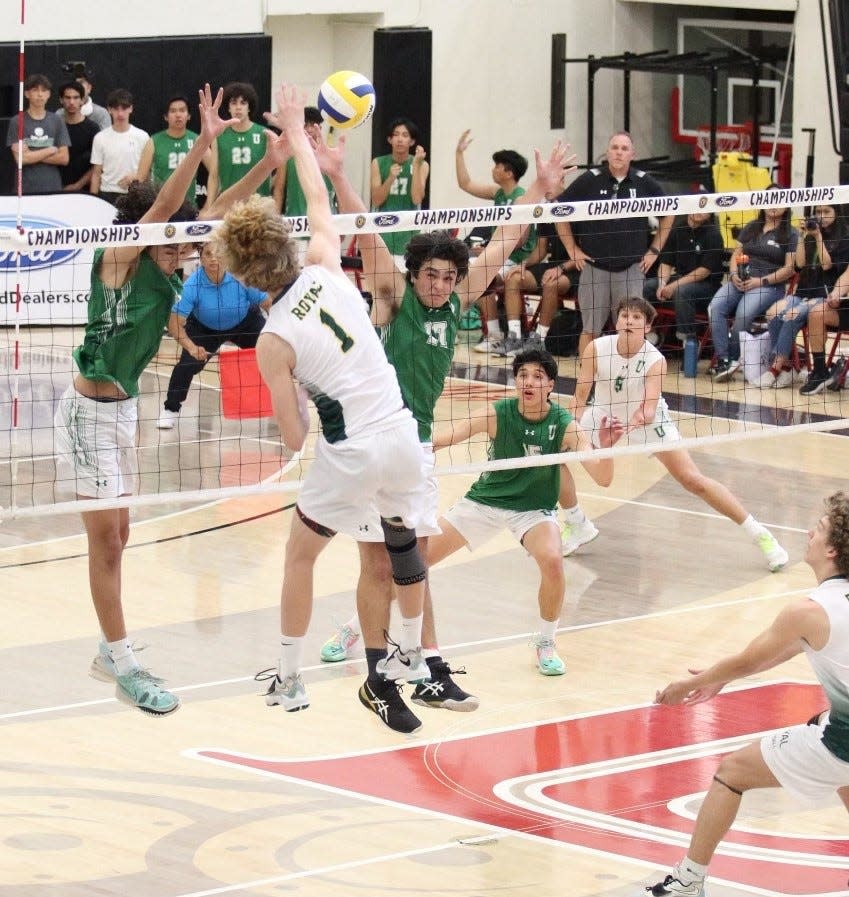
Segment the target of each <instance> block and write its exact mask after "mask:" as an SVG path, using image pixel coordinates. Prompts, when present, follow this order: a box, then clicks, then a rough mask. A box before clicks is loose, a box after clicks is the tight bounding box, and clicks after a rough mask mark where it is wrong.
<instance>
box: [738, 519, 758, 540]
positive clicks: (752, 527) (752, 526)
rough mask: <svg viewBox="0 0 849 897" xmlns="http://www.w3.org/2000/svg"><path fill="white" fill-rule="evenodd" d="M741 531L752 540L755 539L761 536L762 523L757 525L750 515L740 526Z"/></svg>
mask: <svg viewBox="0 0 849 897" xmlns="http://www.w3.org/2000/svg"><path fill="white" fill-rule="evenodd" d="M740 526H742V527H743V529H744V530H745V531H746V532H747V533H748V534H749V535H750V536H751V537H752V538H753V539H757V537H758V536H760V535H762V534H763V532H764V525H763V524H762V523H758V521H757V520H755V518H754V517H752V515H751V514H749V516H748V517H747V518H746V519H745V520H744V521H743V522H742V523H741V524H740Z"/></svg>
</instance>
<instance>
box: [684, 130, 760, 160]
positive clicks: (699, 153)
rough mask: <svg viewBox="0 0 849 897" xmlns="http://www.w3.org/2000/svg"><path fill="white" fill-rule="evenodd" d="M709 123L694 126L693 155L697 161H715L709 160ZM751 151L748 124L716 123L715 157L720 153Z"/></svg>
mask: <svg viewBox="0 0 849 897" xmlns="http://www.w3.org/2000/svg"><path fill="white" fill-rule="evenodd" d="M710 136H711V129H710V125H699V126H698V128H696V149H695V156H696V160H697V161H699V162H708V161H713V162H715V161H716V159H713V160H711V145H710V144H711V140H710ZM751 151H752V129H751V126H750V125H717V126H716V157H717V158H718V157H719V155H720V153H747V154H748V155H751Z"/></svg>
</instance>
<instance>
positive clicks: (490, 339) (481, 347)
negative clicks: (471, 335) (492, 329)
mask: <svg viewBox="0 0 849 897" xmlns="http://www.w3.org/2000/svg"><path fill="white" fill-rule="evenodd" d="M503 345H504V337H503V336H501V334H499V335H498V336H485V337H484V338H483V339H482V340H481V341H480V342H479V343H477V344H476V345H474V346H472V349H473V350H474V351H475V352H489V353H490V354H495V353H496V352H498V351H500V350H501V347H502V346H503Z"/></svg>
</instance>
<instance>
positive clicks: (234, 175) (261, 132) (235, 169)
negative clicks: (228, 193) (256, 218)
mask: <svg viewBox="0 0 849 897" xmlns="http://www.w3.org/2000/svg"><path fill="white" fill-rule="evenodd" d="M217 152H218V184H219V187H220V188H221V189H220V192H221V193H223V192H224V191H225V190H226V189H227V188H228V187H232V186H233V184H235V183H236V182H237V181H240V180H241V179H242V178H243V177H244V175H246V174H247V173H248V171H249V170H250V169H251V168H253V167H254V165H256V163H257V162H259V160H260V159H261V158H262V157H263V156H264V155H265V129H264V128H263V127H262V126H261V125H257V124H253V123H252V124H251V126H250V128H248V130H247V131H234V130H233V128H227V130H226V131H225V132H224V133H223V134H220V135H219V137H218V141H217ZM256 192H257V193H259V194H260V196H271V178H270V177H268V178H266V179H265V180H264V181H263V182H262V184H260V186H259V187H257V189H256Z"/></svg>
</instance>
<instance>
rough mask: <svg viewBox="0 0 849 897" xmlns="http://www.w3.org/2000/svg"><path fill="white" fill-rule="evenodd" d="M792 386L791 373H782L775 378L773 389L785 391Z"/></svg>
mask: <svg viewBox="0 0 849 897" xmlns="http://www.w3.org/2000/svg"><path fill="white" fill-rule="evenodd" d="M792 385H793V371H782V372H781V373H780V374H779V375H778V376H777V377H776V378H775V383H774V384H773V387H774V388H775V389H787V387H788V386H792Z"/></svg>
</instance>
